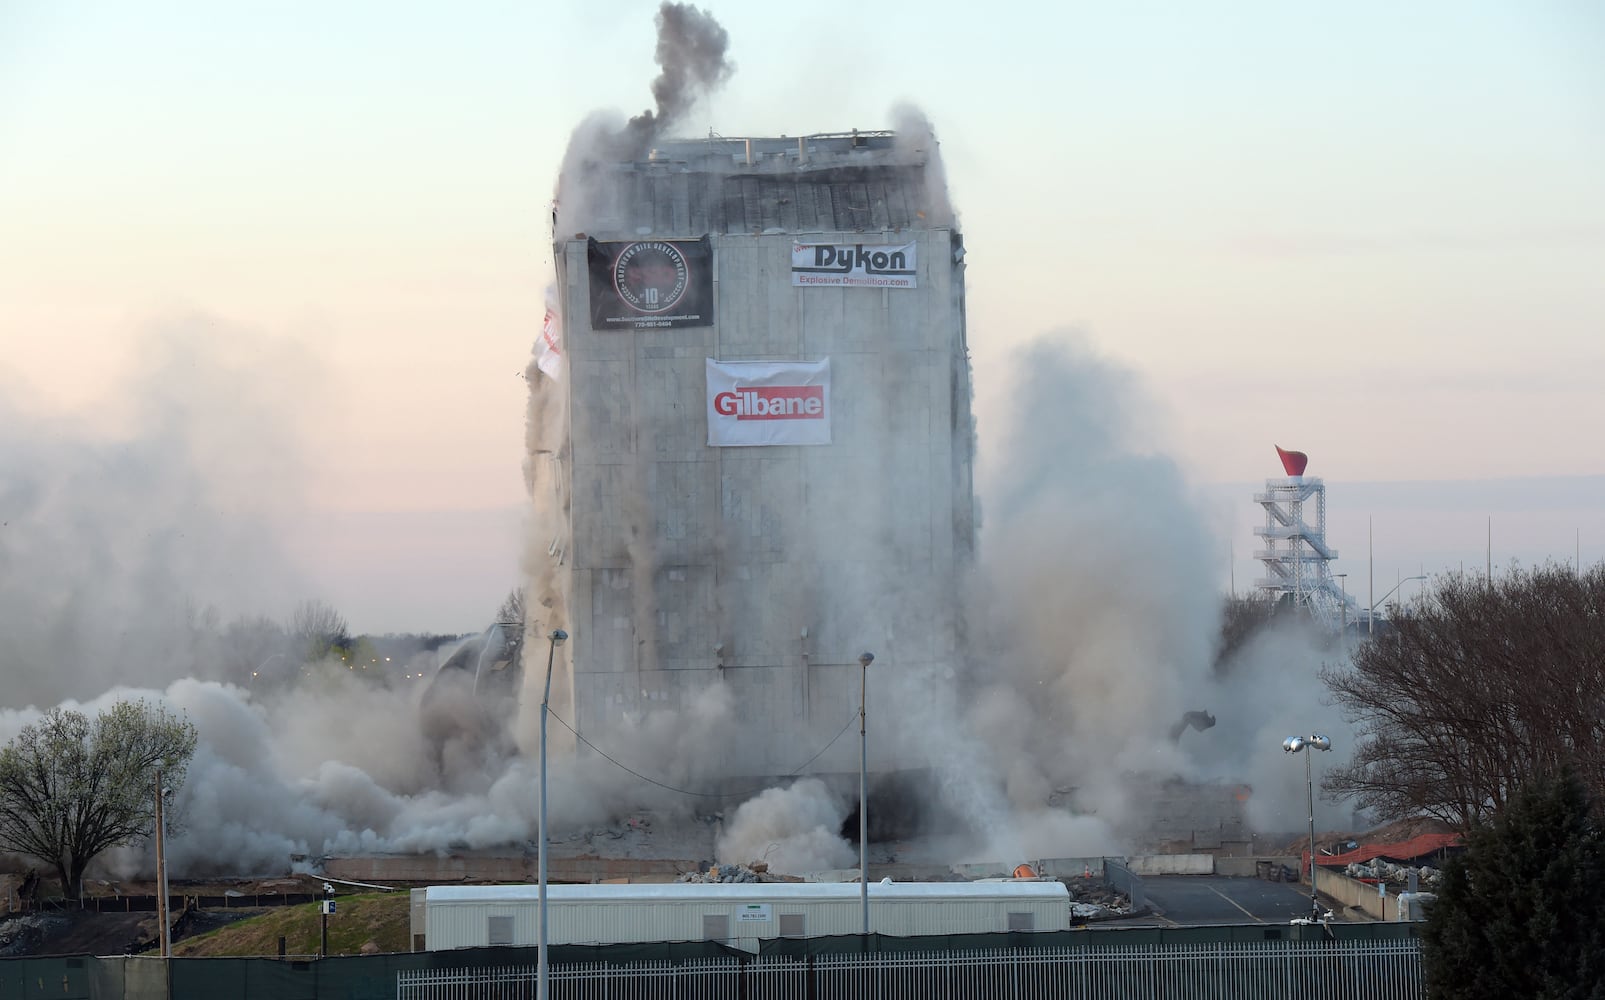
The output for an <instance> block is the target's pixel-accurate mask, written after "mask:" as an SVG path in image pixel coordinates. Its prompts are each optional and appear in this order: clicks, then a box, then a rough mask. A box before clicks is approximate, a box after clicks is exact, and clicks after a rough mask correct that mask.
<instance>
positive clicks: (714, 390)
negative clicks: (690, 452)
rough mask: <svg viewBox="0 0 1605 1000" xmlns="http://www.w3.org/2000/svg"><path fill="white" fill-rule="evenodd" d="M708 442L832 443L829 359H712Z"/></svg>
mask: <svg viewBox="0 0 1605 1000" xmlns="http://www.w3.org/2000/svg"><path fill="white" fill-rule="evenodd" d="M708 444H709V445H710V446H711V447H714V448H739V447H750V446H756V445H769V444H830V359H829V358H825V359H823V360H821V361H728V362H724V361H715V360H713V359H712V358H709V359H708Z"/></svg>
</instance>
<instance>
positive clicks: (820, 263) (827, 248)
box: [791, 243, 919, 288]
mask: <svg viewBox="0 0 1605 1000" xmlns="http://www.w3.org/2000/svg"><path fill="white" fill-rule="evenodd" d="M914 248H915V244H913V243H904V244H902V245H901V246H894V245H891V244H879V243H873V244H872V243H848V244H839V243H793V244H792V246H791V283H792V284H793V285H798V286H801V285H851V286H854V287H862V288H918V287H919V276H918V271H917V269H916V267H915V258H914Z"/></svg>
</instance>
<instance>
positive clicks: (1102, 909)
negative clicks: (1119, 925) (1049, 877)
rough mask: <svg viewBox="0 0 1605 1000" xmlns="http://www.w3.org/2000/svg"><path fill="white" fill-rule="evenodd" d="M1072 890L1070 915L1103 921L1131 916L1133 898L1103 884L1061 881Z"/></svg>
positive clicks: (1084, 880) (1079, 880)
mask: <svg viewBox="0 0 1605 1000" xmlns="http://www.w3.org/2000/svg"><path fill="white" fill-rule="evenodd" d="M1059 881H1061V882H1063V883H1064V884H1065V887H1066V888H1068V889H1069V890H1070V915H1071V916H1072V917H1077V918H1080V919H1083V920H1101V919H1105V918H1108V917H1124V916H1129V915H1130V914H1131V897H1129V896H1127V895H1126V894H1125V893H1123V892H1121V891H1119V890H1118V889H1115V888H1114V887H1113V886H1110V885H1106V884H1104V883H1102V882H1090V881H1088V880H1087V879H1068V878H1066V879H1060V880H1059Z"/></svg>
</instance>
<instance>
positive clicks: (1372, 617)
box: [1365, 576, 1426, 635]
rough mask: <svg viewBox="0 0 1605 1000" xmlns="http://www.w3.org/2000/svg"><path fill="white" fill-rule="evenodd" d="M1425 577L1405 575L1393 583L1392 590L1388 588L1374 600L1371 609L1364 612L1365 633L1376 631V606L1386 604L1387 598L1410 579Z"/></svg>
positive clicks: (1423, 578)
mask: <svg viewBox="0 0 1605 1000" xmlns="http://www.w3.org/2000/svg"><path fill="white" fill-rule="evenodd" d="M1425 579H1426V577H1425V576H1407V577H1405V578H1404V579H1403V580H1400V581H1399V582H1398V583H1396V584H1394V585H1393V590H1390V591H1388V592H1387V593H1386V594H1383V595H1382V600H1380V601H1378V602H1376V603H1375V604H1373V605H1371V610H1370V611H1367V612H1366V613H1365V618H1366V626H1365V634H1366V635H1371V634H1373V633H1375V632H1376V627H1375V625H1374V624H1373V623H1374V622H1375V621H1376V614H1377V608H1380V607H1381V606H1382V605H1384V604H1386V603H1387V600H1388V598H1390V597H1392V596H1393V594H1394V591H1397V590H1398V589H1399V588H1400V587H1402V586H1404V585H1405V584H1407V583H1409V582H1410V581H1411V580H1425Z"/></svg>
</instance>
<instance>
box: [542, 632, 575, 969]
mask: <svg viewBox="0 0 1605 1000" xmlns="http://www.w3.org/2000/svg"><path fill="white" fill-rule="evenodd" d="M546 638H547V639H549V640H551V645H550V646H548V647H547V648H546V691H545V693H544V694H542V695H541V813H540V820H539V822H538V824H537V829H538V832H537V834H536V835H537V836H538V837H539V838H540V840H539V842H538V843H537V844H536V845H535V854H536V857H537V858H538V859H539V862H538V864H537V869H538V876H537V880H538V882H539V888H538V889H537V890H536V891H537V893H538V898H539V903H538V904H537V905H538V906H539V909H540V925H541V929H540V947H539V948H538V949H537V953H536V970H535V995H536V997H537V998H538V1000H547V998H548V997H549V996H551V990H552V980H551V971H550V969H549V968H548V966H547V964H546V716H547V714H548V712H549V711H550V706H551V701H552V660H553V659H554V658H556V656H557V647H559V646H561V645H562V644H563V643H564V642H566V641H567V640H568V633H567V632H565V631H563V630H562V629H560V628H554V629H552V631H551V632H550V633H549V634H548V635H547V637H546Z"/></svg>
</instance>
